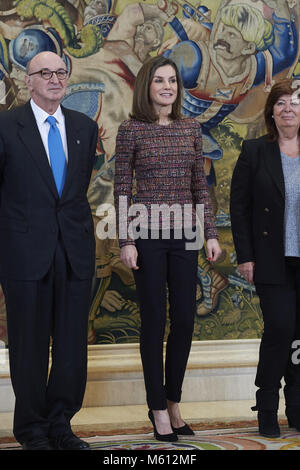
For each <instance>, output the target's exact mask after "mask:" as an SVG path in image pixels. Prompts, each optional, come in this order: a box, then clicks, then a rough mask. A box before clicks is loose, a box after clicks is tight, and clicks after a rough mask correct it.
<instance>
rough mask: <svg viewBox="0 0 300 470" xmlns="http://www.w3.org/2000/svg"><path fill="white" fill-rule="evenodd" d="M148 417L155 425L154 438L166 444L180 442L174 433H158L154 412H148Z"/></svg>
mask: <svg viewBox="0 0 300 470" xmlns="http://www.w3.org/2000/svg"><path fill="white" fill-rule="evenodd" d="M148 417H149V419H150V421H151V423H152V425H153V430H154V437H155V439H156V440H157V441H164V442H176V441H178V437H177V435H176V434H175V433H174V432H172V433H170V434H159V432H157V429H156V425H155V420H154V415H153V412H152V410H149V411H148Z"/></svg>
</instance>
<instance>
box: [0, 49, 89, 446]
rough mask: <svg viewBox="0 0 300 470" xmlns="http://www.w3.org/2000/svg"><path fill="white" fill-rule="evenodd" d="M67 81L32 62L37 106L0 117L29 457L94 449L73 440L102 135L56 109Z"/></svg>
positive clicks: (21, 421)
mask: <svg viewBox="0 0 300 470" xmlns="http://www.w3.org/2000/svg"><path fill="white" fill-rule="evenodd" d="M67 78H68V73H67V68H66V64H65V63H64V61H63V60H62V59H61V58H60V57H59V56H58V55H56V54H54V53H52V52H42V53H40V54H38V55H36V56H35V57H34V58H33V59H32V60H31V61H30V63H29V64H28V66H27V75H26V77H25V81H26V85H27V87H28V89H29V90H30V94H31V100H30V101H29V102H28V103H27V104H25V105H24V106H21V107H19V108H14V109H12V110H10V111H5V112H2V113H0V278H1V283H2V287H3V291H4V295H5V300H6V309H7V322H8V343H9V344H8V346H9V356H10V370H11V379H12V385H13V389H14V392H15V396H16V403H15V415H14V435H15V437H16V439H17V440H18V441H19V442H20V443H22V445H23V448H24V449H27V450H31V449H33V450H36V449H40V450H45V449H49V450H50V449H63V450H69V449H70V450H74V449H76V450H77V449H78V450H83V449H88V448H89V446H88V444H87V443H85V442H84V441H82V440H81V439H79V438H78V437H76V436H75V435H74V434H73V433H72V431H71V426H70V420H71V418H72V416H73V415H74V414H75V413H76V412H77V411H78V410H79V409H80V408H81V405H82V400H83V396H84V391H85V384H86V363H87V326H88V312H89V302H90V292H91V279H92V276H93V273H94V267H95V239H94V229H93V221H92V216H91V212H90V207H89V203H88V200H87V197H86V192H87V189H88V185H89V180H90V176H91V171H92V167H93V162H94V157H95V152H96V144H97V134H98V127H97V124H96V123H95V122H94V121H92V120H91V119H90V118H88V117H87V116H85V115H84V114H81V113H78V112H76V111H71V110H68V109H65V108H63V107H62V106H60V102H61V100H62V98H63V96H64V94H65V91H66V86H67ZM49 116H52V117H54V119H52V121H53V122H50V121H51V118H50V121H48V119H47V118H48V117H49ZM52 131H53V132H52ZM51 132H52V134H51ZM50 134H51V137H50ZM54 135H55V137H53V136H54ZM48 139H49V141H48ZM59 157H61V158H60V159H59ZM53 159H54V160H53ZM57 160H59V162H58V161H57ZM50 338H52V361H51V369H50V371H48V366H49V344H50Z"/></svg>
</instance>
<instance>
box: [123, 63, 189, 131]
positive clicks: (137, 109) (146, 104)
mask: <svg viewBox="0 0 300 470" xmlns="http://www.w3.org/2000/svg"><path fill="white" fill-rule="evenodd" d="M165 65H170V66H171V67H173V69H174V71H175V75H176V80H177V97H176V100H175V102H174V103H173V105H172V111H171V113H170V114H169V117H170V118H171V119H180V118H181V100H182V89H183V87H182V81H181V77H180V75H179V72H178V68H177V66H176V64H175V63H174V62H173V61H172V60H171V59H168V58H167V57H163V56H156V57H153V58H151V59H149V60H148V61H147V62H145V63H144V64H143V65H142V67H141V68H140V70H139V72H138V74H137V77H136V80H135V84H134V90H133V102H132V112H131V114H130V117H131V118H132V119H136V120H138V121H145V122H155V121H157V120H158V116H157V114H156V112H155V109H154V107H153V105H152V102H151V98H150V85H151V82H152V80H153V77H154V75H155V72H156V70H157V69H158V68H159V67H164V66H165Z"/></svg>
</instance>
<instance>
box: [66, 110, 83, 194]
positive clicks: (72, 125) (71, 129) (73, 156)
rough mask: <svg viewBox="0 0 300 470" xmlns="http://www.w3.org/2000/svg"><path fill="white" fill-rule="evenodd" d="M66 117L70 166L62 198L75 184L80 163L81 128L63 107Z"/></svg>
mask: <svg viewBox="0 0 300 470" xmlns="http://www.w3.org/2000/svg"><path fill="white" fill-rule="evenodd" d="M61 108H62V111H63V113H64V116H65V126H66V135H67V145H68V166H67V175H66V181H65V185H64V189H63V192H62V195H61V197H62V198H63V197H64V196H65V195H66V193H67V191H68V188H69V187H70V186H71V185H72V182H74V175H75V174H76V171H77V169H78V165H79V163H80V148H81V147H80V139H79V135H80V128H78V125H77V123H76V120H75V119H74V117H73V116H72V113H70V111H69V110H68V109H67V108H64V107H63V106H62V107H61Z"/></svg>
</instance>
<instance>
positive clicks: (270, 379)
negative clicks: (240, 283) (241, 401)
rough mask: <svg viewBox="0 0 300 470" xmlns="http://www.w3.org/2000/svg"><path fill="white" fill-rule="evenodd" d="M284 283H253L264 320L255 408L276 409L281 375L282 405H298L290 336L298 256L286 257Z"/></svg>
mask: <svg viewBox="0 0 300 470" xmlns="http://www.w3.org/2000/svg"><path fill="white" fill-rule="evenodd" d="M286 273H287V274H286V283H285V284H283V285H269V284H256V291H257V294H258V296H259V299H260V305H261V310H262V315H263V320H264V332H263V336H262V340H261V345H260V351H259V362H258V367H257V374H256V379H255V385H256V386H257V387H259V390H257V393H256V400H257V408H258V409H277V408H278V402H279V389H280V388H281V380H282V378H284V380H285V387H284V395H285V400H286V406H287V407H289V406H290V407H292V406H299V407H300V364H297V361H295V352H296V351H295V349H294V348H293V347H292V346H293V342H294V340H297V339H298V340H300V258H289V257H287V258H286Z"/></svg>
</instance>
